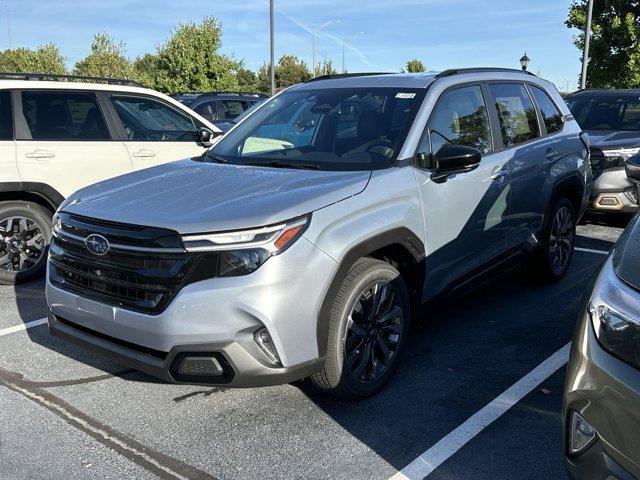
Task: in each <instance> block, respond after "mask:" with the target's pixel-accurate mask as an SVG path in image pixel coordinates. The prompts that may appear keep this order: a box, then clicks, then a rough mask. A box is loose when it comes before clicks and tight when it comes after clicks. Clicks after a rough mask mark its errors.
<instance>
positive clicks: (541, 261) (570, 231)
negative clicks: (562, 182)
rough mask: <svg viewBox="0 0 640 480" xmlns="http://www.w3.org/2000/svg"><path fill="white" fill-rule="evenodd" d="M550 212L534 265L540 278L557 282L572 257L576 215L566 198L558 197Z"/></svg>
mask: <svg viewBox="0 0 640 480" xmlns="http://www.w3.org/2000/svg"><path fill="white" fill-rule="evenodd" d="M550 213H551V215H549V217H548V219H547V222H546V224H545V227H544V230H543V232H542V235H543V244H542V250H541V251H540V253H539V254H538V255H537V258H535V267H536V269H537V271H538V273H539V276H540V277H541V279H542V280H546V281H551V282H557V281H559V280H561V279H562V278H563V277H564V276H565V275H566V273H567V271H568V270H569V265H570V264H571V259H572V258H573V249H574V242H575V237H576V215H575V212H574V210H573V205H572V204H571V202H570V201H569V200H567V199H566V198H562V199H560V200H559V201H558V202H557V203H556V204H555V206H554V207H553V208H552V209H551V211H550Z"/></svg>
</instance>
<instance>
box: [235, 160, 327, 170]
mask: <svg viewBox="0 0 640 480" xmlns="http://www.w3.org/2000/svg"><path fill="white" fill-rule="evenodd" d="M242 165H255V166H258V167H263V166H267V167H275V168H299V169H309V170H319V169H320V165H318V164H317V163H303V162H287V161H286V160H271V159H269V160H252V161H250V162H246V163H242Z"/></svg>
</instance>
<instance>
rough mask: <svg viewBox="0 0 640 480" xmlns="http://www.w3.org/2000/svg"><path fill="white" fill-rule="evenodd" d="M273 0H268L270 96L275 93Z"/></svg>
mask: <svg viewBox="0 0 640 480" xmlns="http://www.w3.org/2000/svg"><path fill="white" fill-rule="evenodd" d="M273 2H274V0H269V42H270V50H271V51H270V56H271V66H270V68H269V76H270V77H271V96H272V97H273V96H274V95H275V94H276V47H275V12H274V5H273Z"/></svg>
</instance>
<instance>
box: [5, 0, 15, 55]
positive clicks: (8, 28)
mask: <svg viewBox="0 0 640 480" xmlns="http://www.w3.org/2000/svg"><path fill="white" fill-rule="evenodd" d="M6 14H7V35H8V37H9V49H11V48H13V41H12V38H11V11H10V10H9V9H8V8H7V9H6Z"/></svg>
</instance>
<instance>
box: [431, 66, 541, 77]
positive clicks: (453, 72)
mask: <svg viewBox="0 0 640 480" xmlns="http://www.w3.org/2000/svg"><path fill="white" fill-rule="evenodd" d="M493 72H503V73H522V74H523V75H533V76H534V77H535V76H536V74H535V73H532V72H530V71H528V70H518V69H516V68H500V67H475V68H450V69H449V70H444V71H442V72H440V73H438V74H437V75H436V78H445V77H451V76H452V75H460V74H463V73H493Z"/></svg>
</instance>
